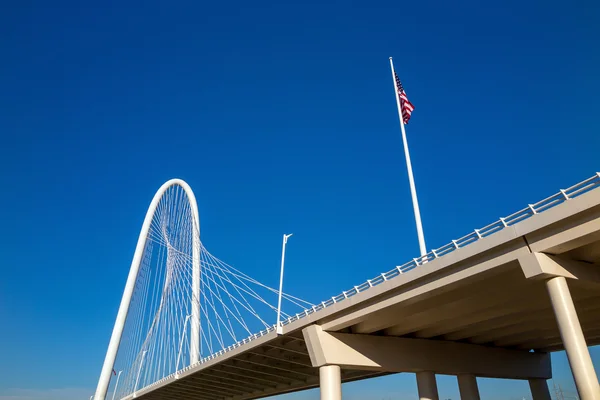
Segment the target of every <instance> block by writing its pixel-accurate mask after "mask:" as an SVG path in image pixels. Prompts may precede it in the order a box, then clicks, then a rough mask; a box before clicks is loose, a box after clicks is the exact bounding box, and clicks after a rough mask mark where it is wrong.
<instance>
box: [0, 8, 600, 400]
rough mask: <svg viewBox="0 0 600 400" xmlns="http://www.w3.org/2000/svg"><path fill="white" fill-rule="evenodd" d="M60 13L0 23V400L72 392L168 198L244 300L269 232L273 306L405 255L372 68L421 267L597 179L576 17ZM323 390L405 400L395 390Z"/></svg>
mask: <svg viewBox="0 0 600 400" xmlns="http://www.w3.org/2000/svg"><path fill="white" fill-rule="evenodd" d="M83 3H84V4H86V5H82V2H75V1H73V2H67V1H55V2H44V1H39V0H32V1H21V2H11V3H10V4H9V3H6V4H4V5H3V7H2V12H1V13H0V54H1V61H0V139H1V141H0V184H1V187H2V188H3V189H2V193H1V195H0V221H2V226H3V235H2V240H1V241H0V252H1V254H2V256H1V257H0V271H1V276H2V278H1V279H0V321H1V322H0V326H1V329H0V355H1V356H0V376H1V377H2V378H0V399H11V400H15V399H16V400H31V399H33V400H39V399H51V400H56V399H61V400H71V399H75V398H87V396H89V394H91V393H92V392H93V389H94V387H95V385H96V381H97V377H98V374H99V370H100V367H101V363H102V360H103V358H104V353H105V350H106V345H107V342H108V339H109V335H110V332H111V330H112V326H113V322H114V317H115V315H116V310H117V307H118V303H119V301H120V296H121V293H122V289H123V286H124V283H125V278H126V275H127V272H128V268H129V263H130V261H131V257H132V254H133V250H134V246H135V242H136V240H137V235H138V233H139V229H140V226H141V223H142V219H143V217H144V213H145V211H146V208H147V206H148V204H149V202H150V200H151V198H152V196H153V194H154V191H155V190H156V189H157V188H158V187H159V186H160V184H162V183H163V182H164V181H165V180H167V179H168V178H172V177H181V178H183V179H185V180H187V181H188V182H189V183H190V185H191V186H192V188H193V189H194V191H195V193H196V196H197V198H198V202H199V208H200V215H201V229H202V240H203V242H204V243H205V245H206V246H207V248H208V249H209V250H210V251H211V252H212V253H213V254H215V255H216V256H218V257H219V258H221V259H223V260H225V261H227V262H228V263H229V264H232V265H234V266H236V267H237V268H239V269H242V270H243V271H245V272H247V273H249V274H251V275H253V276H254V277H256V278H258V279H259V280H261V281H263V282H265V283H267V284H271V285H276V283H277V279H278V262H279V257H280V251H281V248H280V245H281V243H280V242H281V235H282V233H284V232H293V233H294V234H295V235H294V237H293V238H292V239H291V240H290V246H289V248H288V259H287V264H286V271H287V276H286V282H285V286H286V291H288V292H290V293H292V294H297V295H300V296H302V297H304V298H307V299H308V300H312V301H320V300H322V299H324V298H327V297H329V296H331V295H334V294H337V293H339V292H340V291H341V290H343V289H347V288H349V287H352V286H353V285H355V284H358V283H361V282H363V281H364V280H365V279H367V278H370V277H372V276H374V275H376V274H378V273H380V272H383V271H386V270H388V269H390V268H391V267H393V266H394V265H397V264H401V263H404V262H405V261H407V260H409V259H411V258H412V257H414V256H415V255H417V254H418V246H417V241H416V235H415V230H414V223H413V215H412V208H411V203H410V194H409V189H408V184H407V177H406V169H405V165H404V158H403V153H402V148H401V141H400V136H399V129H398V128H399V127H398V118H397V115H396V104H395V99H394V92H393V88H392V81H391V76H390V71H389V64H388V57H389V56H394V59H395V61H396V63H397V70H398V72H399V75H400V77H401V79H402V81H403V83H404V86H405V88H406V91H407V93H408V95H409V98H410V99H411V101H412V102H413V103H414V104H415V106H416V110H415V112H414V113H413V118H412V119H411V121H410V124H409V125H408V130H407V132H408V138H409V143H410V148H411V152H412V156H413V165H414V169H415V178H416V182H417V189H418V191H419V196H420V201H421V209H422V215H423V223H424V229H425V235H426V239H427V242H428V247H430V248H431V247H439V246H440V245H443V244H445V243H447V242H449V241H450V240H451V239H453V238H457V237H459V236H462V235H463V234H465V233H467V232H469V231H471V230H472V229H473V228H475V227H480V226H483V225H486V224H487V223H489V222H491V221H493V220H495V219H497V218H498V217H499V216H502V215H507V214H510V213H511V212H513V211H515V210H517V209H520V208H522V207H523V206H525V205H526V204H527V203H531V202H534V201H536V200H539V199H541V198H544V197H546V196H547V195H550V194H552V193H554V192H556V191H558V189H560V188H563V187H566V186H569V185H571V184H574V183H576V182H578V181H580V180H583V179H584V178H587V177H589V176H591V175H593V174H594V173H595V172H596V171H597V170H599V169H600V168H599V165H598V158H597V157H598V146H599V145H600V135H599V134H598V132H599V128H600V124H599V122H598V118H597V116H598V109H599V106H600V101H599V100H598V93H599V92H600V77H599V75H598V71H599V70H600V53H599V52H598V47H597V43H598V42H597V41H598V38H599V37H600V24H598V20H599V17H600V9H599V7H600V6H599V3H598V2H593V1H591V0H584V1H577V2H573V3H571V4H569V5H567V4H565V2H564V1H554V0H552V1H529V2H524V1H503V2H493V3H489V2H480V1H462V2H458V3H457V2H452V3H448V2H420V1H410V2H408V1H406V2H398V1H369V2H363V3H360V2H341V1H340V2H331V1H324V2H321V1H308V2H298V3H287V4H286V3H285V2H284V3H282V2H271V3H267V2H261V1H258V2H241V1H237V0H234V1H230V2H220V3H218V2H204V3H202V2H187V3H183V2H181V3H175V2H154V1H148V2H116V1H106V2H83ZM316 277H318V279H317V278H316ZM599 350H600V349H594V350H593V352H594V359H595V363H596V366H597V368H598V366H599V365H600V351H599ZM554 361H555V363H554V369H555V375H556V379H557V382H560V383H562V384H563V385H565V386H568V387H572V383H571V378H570V372H569V371H568V369H567V367H568V366H567V363H566V361H565V357H564V355H561V354H559V355H557V356H556V357H554ZM481 386H482V394H483V395H484V398H486V399H490V400H494V399H501V398H515V399H517V398H518V399H520V398H521V396H522V395H528V394H529V393H528V391H527V386H526V385H524V384H523V383H522V382H509V381H503V382H499V381H487V380H486V381H485V382H482V385H481ZM440 389H441V392H442V393H441V395H442V396H443V397H450V396H453V398H457V394H456V392H457V389H456V382H455V381H453V380H452V378H445V377H442V378H440ZM345 390H346V392H345V393H346V394H347V395H348V399H358V398H360V399H377V400H379V399H388V398H398V396H399V394H400V393H408V394H407V395H406V397H405V398H407V399H410V398H415V396H416V388H415V384H414V378H413V377H412V376H411V375H407V374H405V375H398V376H395V377H391V378H386V379H382V380H379V381H371V382H364V383H355V384H351V385H348V386H347V387H346V388H345ZM367 393H368V394H367ZM316 396H317V394H316V392H310V393H305V394H303V395H291V396H289V398H290V399H291V398H294V399H315V398H317V397H316ZM411 396H412V397H411Z"/></svg>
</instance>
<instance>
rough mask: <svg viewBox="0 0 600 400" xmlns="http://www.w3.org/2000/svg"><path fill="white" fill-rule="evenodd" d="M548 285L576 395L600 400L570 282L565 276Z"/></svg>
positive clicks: (552, 280) (599, 386)
mask: <svg viewBox="0 0 600 400" xmlns="http://www.w3.org/2000/svg"><path fill="white" fill-rule="evenodd" d="M546 286H547V287H548V294H549V295H550V301H551V302H552V308H553V309H554V314H555V315H556V322H557V323H558V329H559V331H560V337H561V338H562V341H563V345H564V346H565V350H566V352H567V358H568V359H569V364H570V365H571V371H572V373H573V378H574V379H575V385H576V386H577V392H578V393H579V396H580V397H581V399H582V400H588V399H589V400H600V385H598V378H597V377H596V371H594V364H592V357H591V356H590V352H589V350H588V347H587V344H586V343H585V337H584V336H583V330H582V329H581V324H580V323H579V318H578V317H577V311H576V310H575V304H573V298H572V297H571V292H570V291H569V286H568V285H567V280H566V279H565V278H564V277H563V276H557V277H554V278H552V279H550V280H548V281H546Z"/></svg>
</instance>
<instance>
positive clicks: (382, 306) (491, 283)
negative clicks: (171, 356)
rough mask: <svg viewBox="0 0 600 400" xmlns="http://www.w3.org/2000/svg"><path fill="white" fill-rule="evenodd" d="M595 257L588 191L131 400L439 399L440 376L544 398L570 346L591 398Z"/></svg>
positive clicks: (596, 233) (599, 208)
mask: <svg viewBox="0 0 600 400" xmlns="http://www.w3.org/2000/svg"><path fill="white" fill-rule="evenodd" d="M599 261H600V190H592V191H589V192H587V193H585V194H582V195H580V196H579V197H576V198H574V199H571V200H568V201H565V202H563V203H562V204H560V205H557V206H555V207H554V208H552V209H549V210H547V211H545V212H543V213H541V214H538V215H534V216H533V217H531V218H528V219H525V220H523V221H521V222H518V223H516V224H514V225H512V226H509V227H506V228H504V229H502V230H501V231H499V232H497V233H495V234H493V235H490V236H487V237H485V238H483V239H480V240H478V241H477V242H475V243H473V244H471V245H469V246H466V247H464V248H460V249H458V250H456V251H454V252H452V253H450V254H448V255H446V256H444V257H441V258H438V259H435V260H433V261H430V262H428V263H426V264H423V265H421V266H420V267H419V268H416V269H414V270H412V271H410V272H408V273H405V274H402V275H400V276H398V277H396V278H394V279H390V280H387V281H385V282H383V283H381V284H380V285H378V286H375V287H373V288H371V289H369V290H367V291H364V292H361V293H359V294H356V295H355V296H352V297H350V298H348V299H346V300H344V301H342V302H339V303H337V304H334V305H332V306H329V307H327V308H324V309H322V310H319V311H317V312H315V313H313V314H311V315H309V316H307V317H304V318H302V319H299V320H296V321H294V322H292V323H290V324H288V325H286V326H284V327H283V334H282V335H278V334H277V333H276V332H274V331H272V332H270V333H268V334H266V335H264V336H262V337H260V338H258V339H255V340H252V341H250V342H248V343H246V344H244V345H242V346H240V347H238V348H236V349H234V350H231V351H229V352H227V353H224V354H222V355H220V356H218V357H216V358H214V359H212V360H210V361H207V362H205V363H203V364H200V365H196V366H193V367H189V368H188V369H187V370H184V371H183V372H181V373H180V374H179V376H177V377H175V376H171V377H169V378H166V379H164V380H162V381H159V382H158V383H155V384H153V385H151V386H149V387H146V388H143V389H140V390H138V391H137V392H136V393H135V394H134V395H132V396H130V398H133V397H135V398H140V399H144V400H155V399H156V400H158V399H161V400H170V399H178V400H179V399H183V400H185V399H200V400H214V399H231V400H249V399H257V398H261V397H267V396H271V395H276V394H283V393H288V392H293V391H298V390H303V389H308V388H313V387H318V386H319V385H320V386H321V399H335V400H337V399H340V398H341V382H350V381H355V380H360V379H365V378H371V377H375V376H381V375H386V374H390V373H397V372H416V373H417V383H418V388H419V393H420V397H421V399H437V388H436V385H435V375H434V374H436V373H440V374H453V375H457V376H458V381H459V388H460V391H461V397H462V398H463V399H478V398H479V395H478V390H477V383H476V379H475V377H477V376H481V377H495V378H515V379H526V380H528V381H529V383H530V387H531V390H532V394H533V398H534V399H550V397H549V394H548V388H547V386H546V379H550V378H551V368H550V357H549V355H548V354H547V353H549V352H554V351H559V350H564V349H565V348H566V350H567V355H568V358H569V362H570V365H571V369H572V371H573V375H574V378H575V382H576V386H577V389H578V391H579V395H580V398H582V399H584V400H587V399H595V400H598V399H600V389H599V388H598V380H597V377H596V375H595V372H594V371H593V366H592V364H591V359H590V356H589V352H588V349H587V347H586V342H587V345H597V344H600V318H599V316H600V267H599V266H598V262H599ZM340 268H342V267H341V266H340ZM571 299H572V301H571ZM573 305H574V307H575V308H573ZM575 309H576V311H575ZM584 338H585V339H584ZM584 340H585V341H584ZM590 368H591V370H590Z"/></svg>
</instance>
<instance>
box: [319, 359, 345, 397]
mask: <svg viewBox="0 0 600 400" xmlns="http://www.w3.org/2000/svg"><path fill="white" fill-rule="evenodd" d="M319 379H320V383H321V400H342V374H341V371H340V367H339V366H337V365H324V366H322V367H320V368H319Z"/></svg>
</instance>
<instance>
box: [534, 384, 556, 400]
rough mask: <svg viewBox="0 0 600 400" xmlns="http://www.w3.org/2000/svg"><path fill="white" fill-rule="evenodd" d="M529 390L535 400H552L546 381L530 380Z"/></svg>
mask: <svg viewBox="0 0 600 400" xmlns="http://www.w3.org/2000/svg"><path fill="white" fill-rule="evenodd" d="M529 389H530V390H531V397H533V400H552V397H550V390H549V389H548V384H547V383H546V380H545V379H530V380H529Z"/></svg>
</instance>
